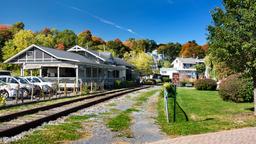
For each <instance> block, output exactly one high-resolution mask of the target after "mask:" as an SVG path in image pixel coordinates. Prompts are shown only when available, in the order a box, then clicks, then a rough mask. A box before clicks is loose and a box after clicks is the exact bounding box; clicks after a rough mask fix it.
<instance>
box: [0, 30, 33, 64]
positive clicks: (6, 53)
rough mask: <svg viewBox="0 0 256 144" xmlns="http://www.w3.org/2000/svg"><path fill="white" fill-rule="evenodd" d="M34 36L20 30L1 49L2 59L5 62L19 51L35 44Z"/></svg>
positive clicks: (28, 31) (30, 32)
mask: <svg viewBox="0 0 256 144" xmlns="http://www.w3.org/2000/svg"><path fill="white" fill-rule="evenodd" d="M34 37H35V34H34V33H33V32H32V31H30V30H20V31H19V32H18V33H16V34H15V35H14V37H13V39H11V40H9V41H8V42H6V43H5V46H4V47H3V59H4V60H6V59H8V58H10V57H11V56H13V55H15V54H16V53H18V52H20V51H21V50H23V49H25V48H27V47H28V46H30V45H32V44H34V43H35V39H34Z"/></svg>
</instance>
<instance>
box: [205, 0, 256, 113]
mask: <svg viewBox="0 0 256 144" xmlns="http://www.w3.org/2000/svg"><path fill="white" fill-rule="evenodd" d="M223 6H224V8H223V9H222V8H215V9H214V10H213V11H212V19H213V24H212V25H210V26H209V27H208V30H209V36H208V39H209V53H210V54H211V55H212V57H213V59H214V61H215V62H218V63H224V64H225V65H226V66H227V67H228V68H230V69H231V70H233V71H235V72H237V73H244V74H246V75H247V76H249V77H251V78H252V79H253V84H254V102H256V35H255V32H256V22H255V19H256V1H252V0H244V1H237V0H224V1H223ZM254 112H255V114H256V104H255V108H254Z"/></svg>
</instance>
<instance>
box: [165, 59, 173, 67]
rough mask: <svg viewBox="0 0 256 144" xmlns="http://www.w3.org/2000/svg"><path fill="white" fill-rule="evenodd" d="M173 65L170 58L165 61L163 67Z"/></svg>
mask: <svg viewBox="0 0 256 144" xmlns="http://www.w3.org/2000/svg"><path fill="white" fill-rule="evenodd" d="M171 66H172V64H171V62H170V61H168V60H164V61H163V67H164V68H170V67H171Z"/></svg>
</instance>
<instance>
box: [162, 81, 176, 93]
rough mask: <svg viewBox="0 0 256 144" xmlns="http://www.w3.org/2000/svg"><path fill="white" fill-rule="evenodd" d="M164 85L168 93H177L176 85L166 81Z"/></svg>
mask: <svg viewBox="0 0 256 144" xmlns="http://www.w3.org/2000/svg"><path fill="white" fill-rule="evenodd" d="M163 87H164V88H165V89H166V90H167V92H168V94H170V95H174V94H175V88H174V85H173V84H171V83H164V84H163Z"/></svg>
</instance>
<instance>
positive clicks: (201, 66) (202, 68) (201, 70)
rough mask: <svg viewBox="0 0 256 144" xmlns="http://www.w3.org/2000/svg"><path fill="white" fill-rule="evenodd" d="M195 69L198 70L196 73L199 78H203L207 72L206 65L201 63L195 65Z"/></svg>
mask: <svg viewBox="0 0 256 144" xmlns="http://www.w3.org/2000/svg"><path fill="white" fill-rule="evenodd" d="M195 68H196V72H197V74H198V75H197V76H199V77H200V76H203V75H204V72H205V69H206V67H205V64H204V63H199V64H196V65H195Z"/></svg>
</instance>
